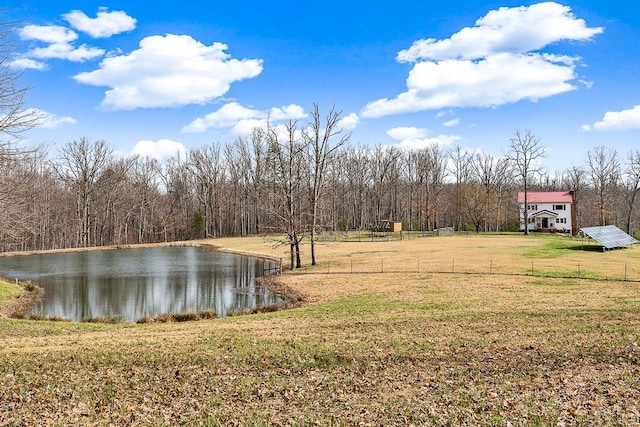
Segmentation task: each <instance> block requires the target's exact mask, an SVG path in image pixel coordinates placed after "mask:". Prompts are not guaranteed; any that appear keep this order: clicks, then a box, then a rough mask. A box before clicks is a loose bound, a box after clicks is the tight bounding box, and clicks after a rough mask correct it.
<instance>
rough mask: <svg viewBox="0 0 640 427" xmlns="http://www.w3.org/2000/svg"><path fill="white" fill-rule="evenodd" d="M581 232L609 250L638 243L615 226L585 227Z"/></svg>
mask: <svg viewBox="0 0 640 427" xmlns="http://www.w3.org/2000/svg"><path fill="white" fill-rule="evenodd" d="M580 231H581V232H583V233H584V234H586V235H587V236H589V237H591V238H592V239H594V240H596V241H597V242H598V243H600V244H601V245H602V246H604V247H605V248H607V249H613V248H620V247H622V246H626V245H631V244H633V243H638V241H637V240H636V239H634V238H633V237H631V236H629V235H628V234H627V233H625V232H624V231H622V230H620V229H619V228H618V227H616V226H615V225H604V226H601V227H585V228H581V229H580Z"/></svg>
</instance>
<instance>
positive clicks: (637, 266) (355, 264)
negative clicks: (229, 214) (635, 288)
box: [296, 254, 640, 282]
mask: <svg viewBox="0 0 640 427" xmlns="http://www.w3.org/2000/svg"><path fill="white" fill-rule="evenodd" d="M559 264H560V263H559V262H558V260H554V259H532V260H530V261H526V262H522V263H517V262H508V263H501V262H499V261H496V260H494V259H492V258H486V259H474V260H469V259H465V258H460V259H456V258H448V259H446V258H439V259H436V258H429V259H420V258H418V257H415V258H413V259H412V257H411V255H410V254H406V255H405V256H404V257H403V259H401V260H398V259H391V258H389V257H378V258H376V257H369V258H367V259H354V258H353V257H349V256H343V257H339V258H335V257H334V258H329V259H326V260H325V261H323V262H321V263H319V264H318V265H317V266H315V267H308V266H306V267H302V268H300V269H297V270H296V272H298V273H301V274H309V273H313V274H475V275H509V276H530V277H542V278H565V279H591V280H599V281H627V282H640V262H622V263H608V264H607V265H597V266H594V265H593V264H589V263H585V262H582V261H580V262H575V263H569V264H567V263H563V264H562V265H559Z"/></svg>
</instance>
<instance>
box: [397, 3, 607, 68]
mask: <svg viewBox="0 0 640 427" xmlns="http://www.w3.org/2000/svg"><path fill="white" fill-rule="evenodd" d="M603 31H604V29H603V28H602V27H596V28H589V27H587V26H586V24H585V21H584V20H583V19H577V18H576V17H575V16H574V15H573V14H572V13H571V8H570V7H568V6H563V5H561V4H558V3H553V2H544V3H538V4H533V5H531V6H528V7H527V6H520V7H513V8H508V7H501V8H499V9H498V10H492V11H490V12H489V13H487V14H486V15H485V16H484V17H482V18H480V19H478V20H477V21H476V26H475V27H466V28H463V29H462V30H460V31H459V32H457V33H456V34H454V35H452V36H451V38H449V39H445V40H436V39H433V38H431V39H426V40H418V41H416V42H414V43H413V45H412V46H411V47H410V48H409V49H406V50H402V51H400V52H398V61H401V62H415V61H417V60H425V59H426V60H432V59H433V60H442V59H477V58H483V57H486V56H490V55H493V54H496V53H501V52H512V53H524V52H530V51H534V50H538V49H541V48H543V47H545V46H547V45H549V44H551V43H555V42H558V41H561V40H589V39H591V38H592V37H593V36H595V35H596V34H600V33H602V32H603Z"/></svg>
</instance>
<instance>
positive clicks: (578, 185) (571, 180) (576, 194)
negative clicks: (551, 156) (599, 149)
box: [562, 166, 587, 234]
mask: <svg viewBox="0 0 640 427" xmlns="http://www.w3.org/2000/svg"><path fill="white" fill-rule="evenodd" d="M586 174H587V172H586V171H585V170H584V168H582V167H580V166H572V167H571V168H569V169H568V170H567V171H565V173H564V175H563V179H562V183H563V185H564V186H565V187H566V188H569V191H571V192H573V210H574V212H575V218H574V219H575V223H573V222H574V221H573V220H572V223H573V224H572V228H573V230H571V233H572V234H576V232H577V230H579V229H580V226H581V225H582V203H583V193H584V190H585V187H586V186H587V183H586Z"/></svg>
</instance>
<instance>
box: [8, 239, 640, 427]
mask: <svg viewBox="0 0 640 427" xmlns="http://www.w3.org/2000/svg"><path fill="white" fill-rule="evenodd" d="M201 243H203V244H213V245H216V246H218V247H220V248H222V249H224V250H229V251H234V252H241V253H247V254H260V255H266V256H270V257H274V258H279V257H282V258H284V260H286V259H287V253H286V248H284V247H282V246H276V245H275V242H274V241H273V240H269V239H263V238H238V239H217V240H211V241H204V242H201ZM582 249H586V250H582ZM589 249H597V248H594V247H590V246H587V247H585V246H584V242H581V241H579V240H574V239H571V238H568V237H562V236H530V237H525V236H519V235H504V236H501V235H480V236H476V235H460V236H446V237H432V238H422V239H413V240H405V241H393V242H364V241H363V242H351V243H338V242H332V243H326V244H322V245H320V246H318V247H317V254H318V260H319V265H318V266H315V267H305V268H302V269H299V270H296V271H295V272H285V274H284V275H283V276H281V277H280V278H279V280H281V281H282V282H283V283H284V284H286V285H288V286H290V287H292V288H294V289H296V290H298V291H299V292H301V293H302V295H304V302H303V304H302V306H301V307H298V308H295V309H292V310H286V311H278V312H273V313H265V314H258V315H250V316H239V317H231V318H222V319H214V320H204V321H198V322H187V323H171V324H169V323H163V324H157V323H152V324H143V325H137V324H118V325H104V324H85V323H70V322H50V321H25V320H16V319H7V318H2V319H0V379H1V381H0V425H2V426H4V425H11V426H13V425H98V426H109V425H123V426H124V425H145V426H146V425H148V426H158V425H166V426H174V425H185V426H192V425H193V426H218V425H221V426H229V425H231V426H233V425H238V426H240V425H242V426H271V425H286V426H289V425H300V426H307V425H323V426H324V425H329V426H357V425H362V426H389V425H394V426H410V425H414V426H419V425H452V426H453V425H456V426H457V425H487V426H492V425H495V426H507V425H512V426H519V425H549V426H559V425H567V426H568V425H584V426H592V425H621V426H638V425H640V347H639V344H640V332H639V330H638V328H639V326H640V282H638V281H636V280H640V248H638V247H630V248H627V249H623V250H617V251H608V252H602V251H600V250H589ZM303 251H304V253H303V262H304V263H305V264H308V255H309V254H308V247H306V246H305V247H303ZM546 276H554V277H546ZM625 278H627V280H623V279H625ZM4 288H5V285H3V284H0V297H1V298H4V299H6V298H13V295H14V293H12V294H11V295H7V294H6V293H5V292H6V291H5V290H4ZM13 292H15V289H13Z"/></svg>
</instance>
